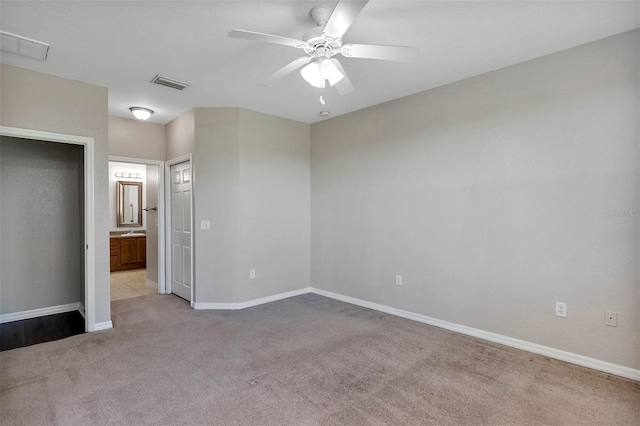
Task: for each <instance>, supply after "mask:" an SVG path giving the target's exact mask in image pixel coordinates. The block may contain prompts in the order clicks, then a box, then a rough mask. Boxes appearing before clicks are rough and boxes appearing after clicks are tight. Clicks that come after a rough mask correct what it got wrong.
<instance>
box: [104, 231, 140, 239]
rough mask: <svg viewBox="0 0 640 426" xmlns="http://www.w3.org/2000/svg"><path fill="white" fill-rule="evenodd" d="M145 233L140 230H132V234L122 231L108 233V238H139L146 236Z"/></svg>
mask: <svg viewBox="0 0 640 426" xmlns="http://www.w3.org/2000/svg"><path fill="white" fill-rule="evenodd" d="M146 236H147V234H145V233H142V232H134V233H133V234H129V233H127V232H125V233H122V234H110V235H109V238H136V237H137V238H141V237H146Z"/></svg>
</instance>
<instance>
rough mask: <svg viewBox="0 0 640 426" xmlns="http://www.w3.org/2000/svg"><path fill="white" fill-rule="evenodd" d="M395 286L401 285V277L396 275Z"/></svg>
mask: <svg viewBox="0 0 640 426" xmlns="http://www.w3.org/2000/svg"><path fill="white" fill-rule="evenodd" d="M396 285H402V275H396Z"/></svg>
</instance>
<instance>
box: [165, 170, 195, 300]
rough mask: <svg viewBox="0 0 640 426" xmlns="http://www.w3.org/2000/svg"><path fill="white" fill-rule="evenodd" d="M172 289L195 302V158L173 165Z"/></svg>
mask: <svg viewBox="0 0 640 426" xmlns="http://www.w3.org/2000/svg"><path fill="white" fill-rule="evenodd" d="M170 179H171V181H170V182H171V183H170V188H171V202H170V203H171V204H170V206H171V207H170V209H171V233H170V235H171V237H170V238H171V240H170V241H171V261H170V262H167V263H168V265H169V268H170V273H169V278H170V282H171V292H172V293H174V294H176V295H177V296H180V297H182V298H183V299H185V300H188V301H189V302H192V293H193V286H192V268H191V265H192V235H193V233H192V223H191V222H192V221H191V216H192V214H191V198H192V197H191V196H192V192H191V182H192V173H191V161H189V160H187V161H184V162H181V163H177V164H173V165H171V166H170Z"/></svg>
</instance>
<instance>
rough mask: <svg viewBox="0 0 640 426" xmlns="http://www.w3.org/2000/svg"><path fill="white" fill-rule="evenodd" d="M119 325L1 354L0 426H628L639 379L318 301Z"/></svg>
mask: <svg viewBox="0 0 640 426" xmlns="http://www.w3.org/2000/svg"><path fill="white" fill-rule="evenodd" d="M112 309H113V319H114V322H115V329H113V330H107V331H101V332H97V333H89V334H84V335H79V336H74V337H70V338H68V339H65V340H61V341H57V342H50V343H44V344H41V345H36V346H31V347H27V348H21V349H15V350H11V351H6V352H2V353H1V354H0V380H1V392H2V393H1V399H0V424H2V425H13V424H29V425H46V424H60V425H66V424H74V425H99V424H119V425H139V424H154V425H174V424H175V425H178V424H180V425H191V424H193V425H196V424H216V425H233V424H237V425H330V424H353V425H379V424H389V425H401V424H411V425H424V424H439V425H446V424H460V425H484V424H491V425H526V424H545V425H546V424H555V425H575V424H593V425H614V424H621V425H637V424H639V421H640V383H638V382H634V381H631V380H627V379H622V378H619V377H615V376H611V375H608V374H604V373H600V372H596V371H593V370H589V369H587V368H582V367H578V366H575V365H571V364H567V363H563V362H560V361H556V360H552V359H549V358H545V357H543V356H538V355H533V354H530V353H527V352H523V351H519V350H516V349H512V348H508V347H505V346H501V345H498V344H493V343H489V342H485V341H482V340H479V339H475V338H472V337H467V336H463V335H460V334H456V333H453V332H449V331H446V330H442V329H439V328H436V327H431V326H427V325H424V324H420V323H417V322H413V321H409V320H405V319H402V318H397V317H393V316H390V315H386V314H382V313H379V312H375V311H371V310H368V309H364V308H360V307H357V306H353V305H349V304H346V303H342V302H338V301H334V300H331V299H327V298H324V297H321V296H317V295H312V294H308V295H304V296H299V297H295V298H291V299H287V300H283V301H280V302H275V303H271V304H267V305H263V306H258V307H255V308H249V309H245V310H242V311H233V312H232V311H226V312H224V311H195V310H192V309H190V308H189V307H188V305H187V303H186V302H184V301H183V300H181V299H179V298H177V297H175V296H166V295H164V296H163V295H159V294H154V295H149V296H143V297H137V298H132V299H123V300H118V301H115V302H113V303H112Z"/></svg>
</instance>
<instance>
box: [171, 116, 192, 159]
mask: <svg viewBox="0 0 640 426" xmlns="http://www.w3.org/2000/svg"><path fill="white" fill-rule="evenodd" d="M165 140H166V145H165V155H166V158H165V159H166V160H173V159H174V158H178V157H181V156H183V155H185V154H190V153H193V151H194V149H195V146H194V144H195V118H194V110H189V111H187V112H185V113H184V114H182V115H181V116H180V117H178V118H176V119H175V120H173V121H172V122H170V123H168V124H167V125H166V126H165Z"/></svg>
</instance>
